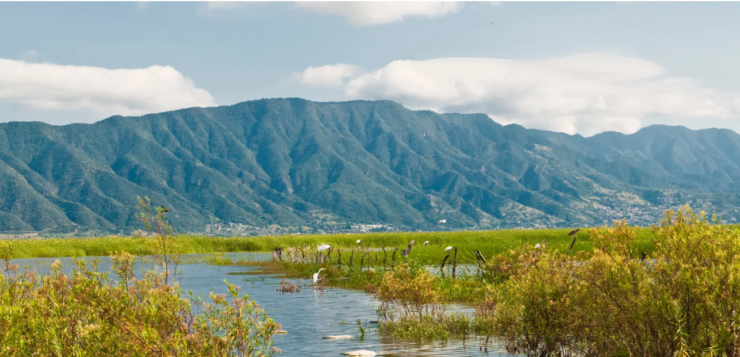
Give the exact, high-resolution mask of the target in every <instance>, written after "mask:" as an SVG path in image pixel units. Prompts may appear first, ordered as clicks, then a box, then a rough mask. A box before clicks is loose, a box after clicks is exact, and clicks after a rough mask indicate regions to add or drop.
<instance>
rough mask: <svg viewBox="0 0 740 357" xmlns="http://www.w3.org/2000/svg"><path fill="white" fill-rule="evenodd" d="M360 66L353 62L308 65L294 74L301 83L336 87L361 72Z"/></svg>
mask: <svg viewBox="0 0 740 357" xmlns="http://www.w3.org/2000/svg"><path fill="white" fill-rule="evenodd" d="M361 71H362V70H361V69H360V67H357V66H353V65H351V64H343V63H337V64H330V65H326V66H321V67H308V68H306V69H305V70H303V72H300V73H294V74H293V76H294V77H295V78H296V79H297V80H298V81H299V82H301V83H303V84H308V85H313V86H325V87H336V86H342V85H344V80H345V79H346V78H350V77H354V76H356V75H358V74H360V72H361Z"/></svg>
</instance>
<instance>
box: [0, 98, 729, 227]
mask: <svg viewBox="0 0 740 357" xmlns="http://www.w3.org/2000/svg"><path fill="white" fill-rule="evenodd" d="M0 179H2V182H0V192H2V193H3V195H2V196H0V197H2V198H0V231H5V232H20V231H47V232H72V231H77V232H78V233H80V232H86V231H98V232H126V231H130V229H132V228H133V227H136V222H135V218H134V216H133V213H134V212H133V209H134V208H135V201H136V196H149V197H151V198H152V200H153V201H154V202H156V203H158V204H159V203H161V204H165V205H167V207H168V208H170V207H171V210H172V211H173V214H172V215H171V217H172V220H173V223H175V225H176V226H177V227H180V229H181V230H182V231H191V232H203V231H209V232H211V233H213V232H214V229H215V228H214V227H217V229H216V230H220V229H226V228H223V227H238V229H236V231H234V229H232V231H231V233H240V232H241V233H245V234H256V233H276V232H278V233H279V232H291V231H299V232H333V231H342V230H347V229H356V228H351V227H352V226H355V227H358V226H363V225H365V226H371V225H375V226H378V225H379V227H376V228H375V229H402V230H417V229H422V230H434V229H488V228H511V227H536V226H568V225H594V224H603V223H605V222H608V220H609V219H612V218H616V217H617V216H619V213H620V212H621V213H625V214H624V215H625V216H628V214H626V213H629V212H631V211H630V210H633V211H634V210H637V211H639V212H642V213H640V214H636V213H635V214H632V213H630V214H632V215H633V216H635V215H636V216H635V217H636V220H637V221H638V222H639V223H646V222H648V221H650V220H653V221H654V220H655V219H656V217H657V216H658V215H659V212H658V213H656V212H654V209H657V210H661V209H662V208H666V207H670V206H671V205H676V204H679V203H683V201H686V202H691V201H695V202H696V204H697V205H699V206H700V207H704V206H706V207H708V208H719V209H720V211H721V212H722V213H724V214H725V216H726V218H728V219H732V218H735V214H736V212H737V211H736V210H735V209H736V207H737V206H739V204H738V202H740V200H738V193H739V192H740V135H738V134H737V133H735V132H733V131H731V130H723V129H703V130H699V131H694V130H691V129H688V128H684V127H679V126H650V127H646V128H643V129H641V130H639V131H638V132H636V133H634V134H629V135H626V134H620V133H609V132H607V133H601V134H597V135H594V136H591V137H583V136H580V135H577V134H576V135H569V134H564V133H556V132H547V131H541V130H533V129H526V128H523V127H521V126H518V125H506V126H503V125H500V124H498V123H495V122H494V121H493V120H491V119H490V118H489V117H488V116H487V115H485V114H454V113H450V114H437V113H434V112H431V111H411V110H408V109H405V108H404V107H403V106H401V105H400V104H398V103H395V102H391V101H351V102H322V103H318V102H311V101H307V100H303V99H300V98H286V99H261V100H255V101H247V102H242V103H237V104H234V105H231V106H220V107H209V108H188V109H180V110H176V111H170V112H164V113H156V114H147V115H144V116H140V117H122V116H113V117H110V118H107V119H104V120H101V121H99V122H96V123H93V124H70V125H64V126H53V125H49V124H45V123H40V122H10V123H2V124H0ZM656 192H657V193H656ZM656 195H657V196H656ZM651 201H652V203H651ZM702 205H703V206H702ZM637 211H636V212H637ZM604 212H606V213H604ZM645 212H648V213H645ZM610 215H612V216H614V217H612V216H610ZM643 216H644V217H643ZM738 217H740V216H738ZM442 220H444V221H446V222H447V223H444V224H440V223H439V222H440V221H442ZM269 227H272V228H269ZM228 229H231V228H228ZM228 229H226V230H228ZM360 229H364V228H360Z"/></svg>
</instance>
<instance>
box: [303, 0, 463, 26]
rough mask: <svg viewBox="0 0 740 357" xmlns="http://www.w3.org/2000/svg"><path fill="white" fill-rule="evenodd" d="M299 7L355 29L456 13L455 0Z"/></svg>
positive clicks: (316, 4) (339, 2) (325, 3)
mask: <svg viewBox="0 0 740 357" xmlns="http://www.w3.org/2000/svg"><path fill="white" fill-rule="evenodd" d="M298 6H299V7H302V8H306V9H309V10H311V11H313V12H315V13H319V14H329V15H338V16H342V17H344V18H345V19H347V21H349V23H351V24H352V25H355V26H369V25H380V24H389V23H392V22H399V21H403V20H404V18H405V17H408V16H423V17H439V16H444V15H447V14H450V13H454V12H457V10H459V9H460V7H462V3H459V2H454V1H399V2H386V1H336V2H299V3H298Z"/></svg>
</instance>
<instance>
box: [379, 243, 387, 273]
mask: <svg viewBox="0 0 740 357" xmlns="http://www.w3.org/2000/svg"><path fill="white" fill-rule="evenodd" d="M380 249H382V250H383V270H385V261H386V260H387V259H388V254H387V253H386V252H385V246H383V245H381V246H380Z"/></svg>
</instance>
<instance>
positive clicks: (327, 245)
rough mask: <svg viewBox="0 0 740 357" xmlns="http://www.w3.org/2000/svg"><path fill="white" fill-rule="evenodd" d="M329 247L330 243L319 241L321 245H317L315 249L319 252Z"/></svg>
mask: <svg viewBox="0 0 740 357" xmlns="http://www.w3.org/2000/svg"><path fill="white" fill-rule="evenodd" d="M329 248H331V245H329V244H324V243H321V245H319V246H318V247H316V250H318V251H319V252H322V251H325V250H327V249H329Z"/></svg>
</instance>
